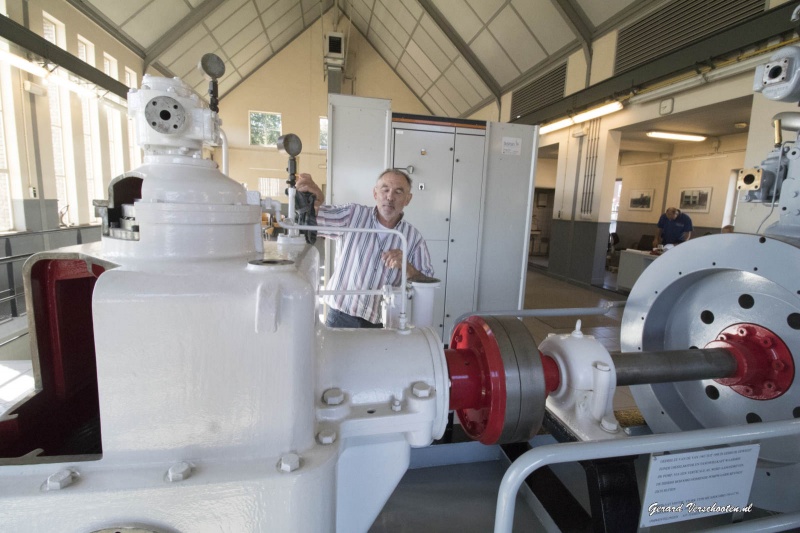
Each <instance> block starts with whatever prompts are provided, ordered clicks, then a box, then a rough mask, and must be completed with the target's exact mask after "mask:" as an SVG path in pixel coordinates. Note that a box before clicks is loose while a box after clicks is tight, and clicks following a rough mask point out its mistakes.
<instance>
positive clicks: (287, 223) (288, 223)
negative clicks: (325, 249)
mask: <svg viewBox="0 0 800 533" xmlns="http://www.w3.org/2000/svg"><path fill="white" fill-rule="evenodd" d="M289 191H292V189H289ZM289 202H290V203H289V209H291V208H292V205H294V203H293V201H292V195H291V193H290V194H289ZM289 213H290V216H289V218H288V219H287V220H284V221H283V222H281V224H280V225H281V227H283V228H286V229H288V230H290V231H291V230H292V229H294V230H295V231H297V230H306V231H324V232H326V233H391V234H393V235H397V236H398V237H400V243H401V244H402V251H403V257H402V260H401V263H402V265H401V267H400V269H401V276H400V296H401V298H400V319H399V322H400V323H399V327H398V328H397V329H399V330H405V329H406V325H407V320H406V300H407V299H408V295H407V294H406V282H407V275H406V265H407V264H408V242H407V241H406V236H405V235H403V234H402V233H400V232H399V231H397V230H396V229H372V228H329V227H325V226H300V225H298V224H295V223H294V218H293V217H292V216H291V211H290V212H289ZM360 294H365V293H363V292H361V293H360ZM381 294H383V293H381Z"/></svg>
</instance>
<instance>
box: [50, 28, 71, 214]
mask: <svg viewBox="0 0 800 533" xmlns="http://www.w3.org/2000/svg"><path fill="white" fill-rule="evenodd" d="M65 33H66V32H65V30H64V25H63V24H62V23H60V22H58V21H57V20H55V19H54V18H52V17H50V16H48V15H47V14H46V13H45V14H44V16H43V18H42V35H43V37H44V38H45V39H46V40H48V41H50V42H51V43H53V44H55V45H57V46H60V47H62V48H63V47H64V43H65V37H64V34H65ZM64 74H66V73H65V72H64V71H63V70H61V69H58V71H57V72H55V73H53V74H52V75H55V76H60V75H64ZM53 81H55V80H53ZM47 98H48V100H49V104H50V134H51V137H52V141H53V174H54V176H55V182H56V198H57V199H58V212H59V215H62V216H63V215H66V216H63V220H64V222H72V221H73V219H74V217H75V216H76V213H75V211H76V209H73V213H70V211H69V207H70V198H71V197H72V195H71V194H70V189H72V190H73V191H74V189H75V184H74V183H70V180H69V178H68V174H69V172H68V170H69V169H68V166H69V164H70V163H71V158H70V159H68V158H67V156H68V154H67V152H68V150H71V149H72V139H71V137H69V136H68V135H67V132H69V131H70V129H71V128H70V121H69V105H68V102H69V93H68V92H67V90H66V89H61V88H60V86H59V85H58V84H56V83H49V88H48V90H47ZM64 104H66V105H64Z"/></svg>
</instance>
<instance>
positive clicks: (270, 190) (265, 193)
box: [258, 178, 286, 198]
mask: <svg viewBox="0 0 800 533" xmlns="http://www.w3.org/2000/svg"><path fill="white" fill-rule="evenodd" d="M285 188H286V180H284V179H281V178H258V192H260V193H261V197H262V198H267V197H272V198H280V197H282V196H283V189H285Z"/></svg>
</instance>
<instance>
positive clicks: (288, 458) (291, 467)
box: [277, 453, 300, 473]
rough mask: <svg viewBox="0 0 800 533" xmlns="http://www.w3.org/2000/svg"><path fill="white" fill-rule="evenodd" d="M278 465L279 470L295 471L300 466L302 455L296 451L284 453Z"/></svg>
mask: <svg viewBox="0 0 800 533" xmlns="http://www.w3.org/2000/svg"><path fill="white" fill-rule="evenodd" d="M277 467H278V471H279V472H286V473H289V472H294V471H295V470H297V469H298V468H300V456H299V455H297V454H296V453H286V454H283V455H282V456H281V458H280V460H279V461H278V465H277Z"/></svg>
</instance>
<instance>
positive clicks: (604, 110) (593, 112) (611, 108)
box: [572, 102, 622, 124]
mask: <svg viewBox="0 0 800 533" xmlns="http://www.w3.org/2000/svg"><path fill="white" fill-rule="evenodd" d="M620 109H622V104H621V103H619V102H611V103H610V104H605V105H601V106H600V107H595V108H594V109H590V110H588V111H584V112H583V113H578V114H577V115H575V116H574V117H572V120H574V121H575V124H580V123H581V122H586V121H587V120H592V119H595V118H600V117H603V116H605V115H609V114H611V113H614V112H616V111H619V110H620Z"/></svg>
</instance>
